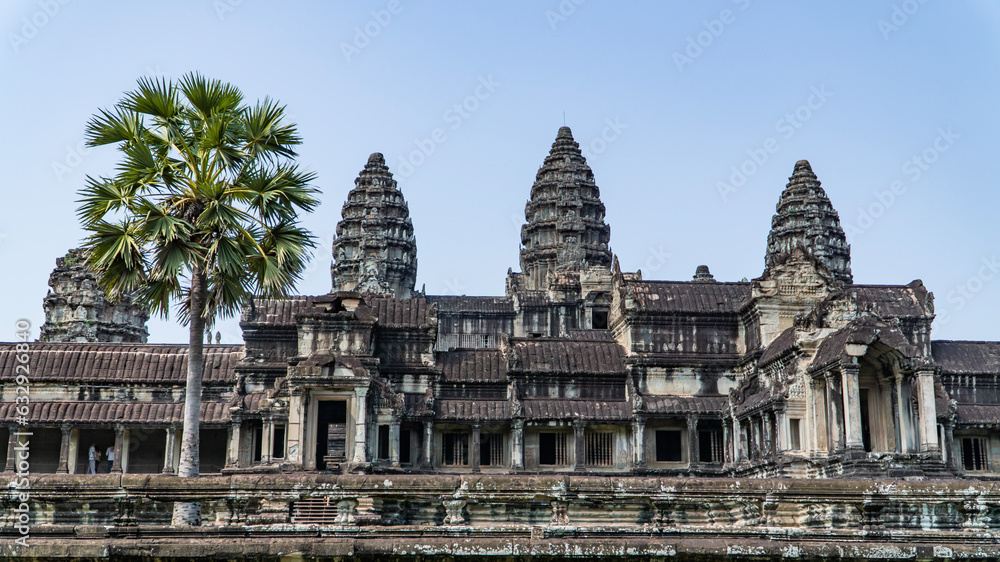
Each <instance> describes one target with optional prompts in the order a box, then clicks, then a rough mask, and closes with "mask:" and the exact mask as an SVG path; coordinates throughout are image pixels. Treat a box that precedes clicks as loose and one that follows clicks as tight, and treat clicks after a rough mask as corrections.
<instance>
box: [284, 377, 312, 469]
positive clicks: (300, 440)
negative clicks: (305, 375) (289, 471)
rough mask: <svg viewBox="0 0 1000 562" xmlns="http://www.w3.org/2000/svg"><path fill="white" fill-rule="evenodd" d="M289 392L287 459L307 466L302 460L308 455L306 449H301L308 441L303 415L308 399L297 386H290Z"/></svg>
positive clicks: (286, 436) (286, 433)
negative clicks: (306, 399)
mask: <svg viewBox="0 0 1000 562" xmlns="http://www.w3.org/2000/svg"><path fill="white" fill-rule="evenodd" d="M289 394H290V396H289V399H288V426H287V427H286V428H285V439H286V440H287V443H286V450H285V461H286V462H289V463H294V464H297V465H299V466H300V467H302V468H305V466H304V465H303V462H302V461H303V459H305V458H306V457H307V455H306V454H305V451H300V449H301V447H302V446H303V444H304V443H307V442H308V440H306V438H305V437H306V435H305V431H306V429H305V424H304V423H303V415H302V408H303V407H304V406H303V405H304V404H305V403H306V401H305V397H304V396H302V394H303V392H302V389H301V388H299V387H297V386H293V387H292V388H290V389H289Z"/></svg>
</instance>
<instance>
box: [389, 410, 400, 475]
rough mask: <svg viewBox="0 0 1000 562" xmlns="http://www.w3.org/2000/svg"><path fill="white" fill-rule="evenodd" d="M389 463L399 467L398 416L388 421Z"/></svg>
mask: <svg viewBox="0 0 1000 562" xmlns="http://www.w3.org/2000/svg"><path fill="white" fill-rule="evenodd" d="M389 464H390V465H392V467H393V468H399V418H394V419H393V420H392V421H391V422H389Z"/></svg>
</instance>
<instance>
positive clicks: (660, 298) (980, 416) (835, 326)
mask: <svg viewBox="0 0 1000 562" xmlns="http://www.w3.org/2000/svg"><path fill="white" fill-rule="evenodd" d="M775 195H778V204H777V208H776V213H775V215H774V217H773V219H772V222H771V225H772V226H771V232H770V234H769V235H768V237H767V240H766V245H765V244H763V242H765V241H762V249H764V250H765V259H764V263H763V271H762V272H761V273H760V274H759V275H758V276H756V277H755V278H753V279H752V280H750V281H746V280H744V281H739V282H727V281H721V280H716V279H715V278H714V277H713V275H712V274H711V272H710V271H709V268H708V267H707V266H699V267H698V269H697V271H695V272H693V276H692V278H691V279H690V280H680V281H661V280H649V279H644V278H643V274H642V272H641V271H636V272H629V271H623V270H622V269H621V267H620V266H619V263H618V260H617V258H615V256H613V255H612V253H611V251H610V249H609V242H610V234H611V231H610V227H609V226H608V225H607V224H606V223H605V220H604V219H605V207H604V204H603V203H602V202H601V198H600V189H599V188H598V186H597V183H596V180H595V177H594V173H593V171H592V170H591V169H590V167H589V166H588V164H587V162H586V160H585V159H584V157H583V155H582V154H581V152H580V149H579V145H578V143H576V142H575V141H574V140H573V136H572V133H571V131H570V129H569V128H567V127H563V128H560V129H559V131H558V134H557V136H556V139H555V142H554V143H553V144H552V149H551V151H550V153H549V154H548V156H546V157H545V158H544V161H543V164H542V167H541V168H540V169H539V171H538V174H537V176H536V180H535V182H534V184H533V185H532V186H531V188H530V200H529V201H528V203H527V205H526V206H525V224H524V226H523V227H522V230H521V249H520V250H521V253H520V272H514V271H513V270H508V274H507V280H506V291H505V294H503V295H494V296H441V295H428V294H424V293H423V292H422V291H419V290H417V289H416V288H415V282H416V270H417V256H416V242H415V236H414V231H413V226H412V223H411V221H410V218H409V210H408V207H407V204H406V200H405V198H404V196H403V193H402V192H401V191H400V189H399V186H398V185H397V183H396V181H395V180H394V179H393V177H392V174H391V172H390V171H389V169H388V168H387V167H386V165H385V160H384V158H383V157H382V155H381V154H377V153H376V154H372V155H371V157H370V158H369V160H368V162H367V164H366V165H365V167H364V169H363V170H362V171H361V173H360V175H359V177H358V179H357V180H356V182H355V188H354V189H353V190H351V191H350V193H349V195H348V199H347V202H346V203H345V204H344V207H343V211H342V219H341V221H340V223H339V224H338V225H337V230H336V232H337V237H336V239H335V240H334V242H333V258H334V260H333V265H332V268H331V276H332V289H331V292H330V293H328V294H324V295H316V296H295V297H290V298H285V299H276V300H263V301H256V302H253V303H250V304H249V305H248V306H247V307H246V308H245V310H244V312H243V315H242V318H241V322H240V326H241V327H242V330H243V338H244V343H242V344H240V345H207V346H206V369H205V381H204V393H203V403H202V431H201V436H202V441H201V472H202V473H203V474H209V473H220V474H222V475H231V476H232V475H242V474H278V473H280V474H295V475H299V476H301V475H302V474H303V473H314V474H317V475H323V474H329V475H352V474H367V475H371V474H382V475H385V476H386V478H389V477H402V476H407V475H414V477H418V476H421V475H438V476H461V477H463V478H464V475H482V476H490V475H493V476H508V475H509V476H517V475H540V476H546V475H551V476H560V475H575V476H578V477H595V478H600V477H615V478H626V477H628V478H649V479H663V478H674V477H684V478H690V477H700V478H704V479H707V480H706V482H710V481H713V480H719V481H720V482H724V481H728V480H725V479H726V478H748V477H752V478H762V479H778V480H779V481H781V480H784V481H793V480H794V481H798V480H815V479H822V480H830V481H833V480H845V481H846V480H851V479H853V480H855V481H859V480H860V481H864V480H866V479H872V478H894V479H902V480H913V481H929V482H933V481H942V482H946V481H947V482H950V481H953V480H956V479H960V480H973V481H975V480H989V479H990V478H994V477H996V476H1000V432H998V429H1000V394H998V390H997V388H998V384H997V380H998V378H1000V342H964V341H939V340H933V339H932V336H931V323H932V321H933V319H934V296H933V294H932V293H931V292H930V291H928V290H927V288H925V287H924V285H923V283H921V281H919V280H915V281H913V282H911V283H909V284H906V285H864V284H855V283H854V281H853V277H852V273H851V258H850V246H849V245H848V244H847V242H846V237H845V235H844V231H843V229H842V228H841V225H840V220H839V217H838V214H837V212H836V211H835V210H834V207H833V205H832V204H831V201H830V199H829V197H828V196H827V194H826V192H825V191H824V189H823V188H822V187H821V185H820V182H819V180H818V179H817V176H816V174H815V173H814V172H813V170H812V169H811V167H810V165H809V163H808V162H807V161H805V160H801V161H799V162H797V163H796V164H795V167H794V169H793V170H792V174H791V177H790V178H789V181H788V184H787V185H786V186H785V187H784V190H783V191H781V192H780V194H779V193H778V190H777V189H776V190H775ZM78 255H79V254H78V253H74V252H71V254H70V255H69V256H67V258H61V259H60V260H59V262H58V267H57V268H56V270H55V271H54V272H53V276H52V281H51V282H50V284H51V285H52V286H53V289H54V291H55V292H54V293H53V294H51V295H50V296H49V297H46V300H45V311H46V323H45V326H43V327H42V339H41V341H40V342H37V343H33V344H31V358H32V359H31V360H32V362H33V373H34V377H33V379H32V384H33V397H32V402H31V405H30V415H29V416H28V419H29V420H30V423H29V424H28V425H29V427H30V429H31V430H32V432H33V438H32V439H31V444H30V451H31V458H32V471H33V473H35V474H38V473H46V472H51V473H67V474H83V473H84V472H85V470H86V465H87V460H88V459H87V452H88V448H89V446H90V445H91V444H96V447H97V448H98V449H99V450H105V449H107V448H109V447H110V448H111V449H112V450H113V451H115V452H116V455H115V458H114V461H113V462H111V463H109V466H108V467H107V471H108V472H112V473H121V474H150V473H165V474H171V473H173V472H174V471H175V469H176V466H177V462H178V459H179V445H180V443H179V442H180V438H179V436H180V431H179V429H180V423H181V419H182V415H181V414H182V409H183V396H184V381H185V374H186V371H185V359H186V350H185V347H184V346H180V345H163V344H148V343H145V338H146V332H145V327H144V322H145V320H146V316H145V315H144V313H143V312H142V311H141V310H137V309H135V307H134V306H132V305H119V306H117V307H111V305H109V304H107V303H106V302H103V301H102V300H101V299H100V298H98V297H95V296H93V292H94V289H93V282H92V278H90V279H88V278H87V273H86V272H85V271H82V270H81V269H80V268H81V265H80V263H79V261H78V260H77V259H76V258H74V260H73V264H70V263H69V261H68V260H70V256H78ZM70 266H72V268H75V269H72V271H68V269H67V268H69V267H70ZM68 279H72V280H73V281H72V282H71V281H67V280H68ZM81 311H82V312H81ZM92 327H93V329H92ZM15 354H16V352H15V346H14V344H3V345H2V346H0V372H2V373H3V374H4V375H3V376H4V377H7V376H8V374H10V373H13V372H14V365H15V363H14V362H15ZM4 386H5V388H4V391H3V395H2V400H0V420H2V421H3V423H4V424H6V425H5V426H4V428H3V429H0V432H3V433H2V434H0V439H4V440H5V441H7V442H9V443H10V446H9V447H8V450H7V451H6V452H5V454H6V456H5V458H4V459H0V460H2V461H3V464H0V466H5V467H6V470H7V471H14V470H15V464H16V463H15V454H14V448H15V445H16V438H15V433H16V432H17V430H18V429H19V428H21V429H23V427H21V426H18V425H16V423H15V421H16V419H17V414H16V408H15V407H16V403H15V400H14V398H15V397H14V394H13V390H12V389H11V388H9V385H4ZM0 452H2V451H0ZM99 472H102V470H99ZM289 478H291V477H289ZM640 481H641V480H640ZM657 481H659V480H657ZM352 482H353V481H352ZM385 482H390V480H385ZM414 482H416V481H414ZM435 482H438V481H437V480H435ZM505 482H506V481H505ZM415 485H416V484H415ZM706 486H713V484H706ZM663 489H665V488H662V487H661V492H662V490H663ZM460 492H461V490H460V491H459V492H455V494H456V496H455V498H456V499H453V500H449V499H448V498H447V497H445V500H444V507H443V508H440V511H441V514H442V515H441V516H440V517H441V518H443V519H441V521H445V522H446V523H447V522H451V523H455V524H459V523H462V522H467V521H468V520H469V518H470V517H473V515H472V513H473V512H472V508H471V507H469V506H467V505H466V503H462V506H460V507H457V508H456V507H455V506H456V505H457V504H456V503H454V502H459V501H461V502H467V501H468V500H465V499H459V496H460V495H461V494H460ZM719 493H720V494H722V492H719ZM362 495H363V494H362ZM463 497H464V496H463ZM298 501H299V505H298V507H295V506H293V507H291V508H289V509H291V510H292V512H291V513H292V515H291V518H292V519H291V522H292V523H295V522H296V521H295V518H296V517H298V521H299V522H302V521H313V522H318V523H323V522H324V521H325V522H326V523H331V524H332V523H334V522H335V521H334V519H336V518H337V517H340V519H339V521H340V523H344V522H346V521H354V519H353V517H354V514H355V513H361V512H364V510H365V509H366V507H365V506H366V505H367V504H365V502H364V501H363V500H351V501H354V503H353V504H338V503H336V502H335V504H336V505H337V506H339V507H337V508H336V509H334V508H330V507H329V506H330V500H329V499H327V503H326V506H327V508H329V509H328V511H323V509H322V508H320V507H316V506H313V507H312V508H309V509H313V511H309V509H307V507H308V506H307V505H306V504H305V503H302V502H303V501H305V500H302V499H301V498H299V500H298ZM338 501H340V500H338ZM343 501H348V500H343ZM367 501H368V502H369V503H370V502H371V500H370V499H369V500H367ZM380 501H381V500H379V502H380ZM566 501H568V500H557V499H553V500H551V503H552V505H551V510H552V511H551V522H554V523H562V522H563V518H569V517H570V515H568V513H571V512H572V509H576V508H572V509H569V508H567V507H566ZM649 501H650V502H652V503H650V505H651V506H654V507H655V505H659V504H656V501H661V500H655V499H650V500H649ZM664 501H667V500H662V501H661V504H662V502H664ZM691 501H692V502H694V503H693V504H692V506H693V505H694V504H697V503H698V502H697V500H691ZM762 501H764V500H762ZM830 501H832V500H830ZM991 501H992V500H991ZM359 502H360V503H359ZM449 502H453V503H452V504H449ZM546 502H548V500H546ZM559 502H562V503H561V504H560V505H561V507H560V505H556V504H557V503H559ZM390 503H391V502H390ZM667 503H669V502H667ZM261 505H263V504H261ZM309 505H312V504H309ZM373 505H375V507H372V506H371V505H369V506H368V508H367V509H368V512H369V513H372V512H374V511H377V509H376V508H378V506H382V509H384V505H389V504H384V505H383V504H382V503H378V502H376V504H373ZM449 505H451V507H450V508H449ZM546 505H548V504H546ZM760 505H761V506H760V509H767V505H766V501H765V503H763V504H760ZM990 505H992V504H990ZM258 507H260V506H258ZM654 507H650V508H649V510H648V512H649V513H653V514H654V515H636V517H638V518H639V520H642V517H646V518H647V519H645V521H652V522H653V523H657V522H659V523H657V524H669V521H671V520H672V519H671V517H674V516H671V515H670V513H673V512H672V511H671V510H672V509H674V508H673V507H663V506H662V505H661V507H657V508H655V509H654ZM703 507H704V509H706V510H709V511H711V510H712V509H713V508H712V507H711V505H710V504H706V505H705V506H703ZM661 508H662V509H661ZM261 509H263V508H261ZM400 509H401V511H399V512H398V513H397V512H395V511H393V512H392V513H395V514H396V515H393V517H396V516H397V515H398V517H400V518H401V519H400V521H403V520H404V519H406V517H407V516H406V515H405V513H416V511H419V509H417V508H413V509H414V510H415V511H412V512H407V511H406V510H405V509H403V508H400ZM456 509H457V510H458V511H456ZM546 509H548V507H546ZM567 509H569V511H567ZM677 509H680V508H677ZM691 509H696V508H695V507H691ZM698 509H700V508H698ZM727 509H728V508H727ZM733 509H736V508H733ZM802 509H803V510H806V511H808V508H807V507H803V508H802ZM830 509H832V511H829V512H824V514H821V515H817V517H820V518H822V517H827V519H828V522H829V521H835V520H836V509H833V508H830ZM984 509H986V508H984ZM296 510H298V511H296ZM359 510H360V511H359ZM373 510H374V511H373ZM463 510H464V511H463ZM560 510H562V511H560ZM664 510H665V511H664ZM989 510H994V511H997V512H996V513H994V511H989ZM998 510H1000V506H998V507H996V508H994V507H990V508H988V509H986V511H988V512H989V513H990V514H992V515H990V516H989V517H993V516H994V515H996V517H997V522H1000V511H998ZM758 511H759V510H758ZM986 511H984V513H985V512H986ZM310 513H312V514H313V515H312V516H311V515H310ZM316 513H319V514H320V515H315V514H316ZM322 513H327V514H328V516H329V520H325V519H323V517H324V516H323V515H322ZM512 513H513V512H511V511H509V509H508V512H507V515H498V514H497V513H494V515H492V516H489V517H494V519H496V518H499V519H497V520H500V519H504V518H506V519H504V520H508V521H513V520H521V519H518V517H522V516H523V517H522V518H526V519H523V520H524V521H529V520H530V519H531V517H530V516H529V515H527V514H522V515H512ZM636 513H639V512H636ZM643 513H646V512H643ZM706 513H707V512H706ZM727 513H728V512H727ZM863 515H864V514H863V513H862V514H861V515H858V517H859V519H858V520H857V521H858V523H857V524H858V525H862V523H863V521H864V517H863ZM234 517H235V516H234ZM310 517H314V518H315V519H314V520H311V519H309V518H310ZM380 517H383V519H382V520H383V522H384V521H385V519H384V517H386V516H385V515H384V514H383V515H381V516H380ZM483 517H487V516H483ZM545 517H546V518H547V519H546V520H547V521H548V520H549V519H548V518H549V515H548V514H547V515H546V516H545ZM616 517H617V516H616ZM629 517H631V516H629ZM705 517H709V516H708V515H706V516H705ZM761 517H764V515H761ZM803 517H805V516H803ZM845 517H846V516H845ZM942 517H943V516H942ZM512 518H513V519H512ZM417 519H419V517H417V516H412V517H411V519H410V520H409V521H410V522H411V523H412V522H414V521H416V520H417ZM432 519H433V517H432ZM709 519H711V517H709ZM487 520H488V518H487ZM567 520H568V519H567ZM750 520H754V519H753V518H752V517H751V518H750ZM393 521H396V520H395V519H393ZM664 521H666V522H667V523H664ZM761 521H763V519H761ZM796 521H799V523H796V524H802V525H806V523H803V521H806V520H805V519H802V520H798V519H796ZM414 524H416V523H414ZM651 524H652V523H651ZM678 524H680V523H678ZM748 524H751V525H752V523H748ZM959 524H960V523H959ZM991 524H992V523H991ZM998 524H1000V523H998ZM806 526H808V525H806ZM932 526H933V525H932ZM859 528H860V527H859Z"/></svg>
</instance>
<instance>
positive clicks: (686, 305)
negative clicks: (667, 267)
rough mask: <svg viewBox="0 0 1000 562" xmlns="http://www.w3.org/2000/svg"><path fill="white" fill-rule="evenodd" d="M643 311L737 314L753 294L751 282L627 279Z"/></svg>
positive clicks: (640, 309)
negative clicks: (751, 293)
mask: <svg viewBox="0 0 1000 562" xmlns="http://www.w3.org/2000/svg"><path fill="white" fill-rule="evenodd" d="M626 284H627V285H628V287H629V288H631V289H632V290H633V292H634V293H635V297H636V302H637V304H638V306H639V311H640V312H657V313H686V314H734V313H736V312H737V311H738V310H739V309H740V308H742V306H743V305H744V304H746V302H747V301H748V300H749V298H750V283H742V282H740V283H690V282H687V281H628V282H627V283H626Z"/></svg>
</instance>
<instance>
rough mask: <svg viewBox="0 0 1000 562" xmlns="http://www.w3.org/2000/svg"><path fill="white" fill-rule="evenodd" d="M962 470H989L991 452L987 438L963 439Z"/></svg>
mask: <svg viewBox="0 0 1000 562" xmlns="http://www.w3.org/2000/svg"><path fill="white" fill-rule="evenodd" d="M962 468H963V469H965V470H966V471H967V472H985V471H987V470H989V452H988V449H987V447H986V438H985V437H963V438H962Z"/></svg>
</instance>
